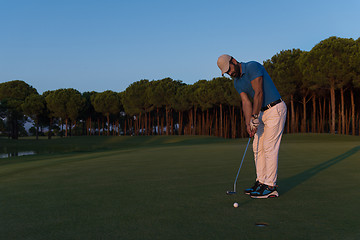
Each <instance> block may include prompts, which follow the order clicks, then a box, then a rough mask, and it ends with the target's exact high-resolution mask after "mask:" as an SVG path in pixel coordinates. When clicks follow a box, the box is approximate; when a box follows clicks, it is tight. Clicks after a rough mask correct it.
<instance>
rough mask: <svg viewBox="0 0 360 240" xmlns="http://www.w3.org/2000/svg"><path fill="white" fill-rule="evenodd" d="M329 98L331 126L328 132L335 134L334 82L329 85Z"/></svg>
mask: <svg viewBox="0 0 360 240" xmlns="http://www.w3.org/2000/svg"><path fill="white" fill-rule="evenodd" d="M330 99H331V128H330V132H331V133H332V134H335V115H336V112H335V84H332V85H331V87H330Z"/></svg>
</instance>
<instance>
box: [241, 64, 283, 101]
mask: <svg viewBox="0 0 360 240" xmlns="http://www.w3.org/2000/svg"><path fill="white" fill-rule="evenodd" d="M241 70H242V73H241V76H240V77H239V78H235V79H234V87H235V89H236V90H237V91H238V92H239V94H240V93H242V92H245V93H247V94H249V95H250V96H251V97H252V98H254V94H255V91H254V89H253V88H252V86H251V81H252V80H254V79H255V78H257V77H263V103H262V106H261V107H265V106H266V105H268V104H269V103H272V102H274V101H276V100H278V99H279V98H281V96H280V93H279V92H278V90H277V89H276V87H275V85H274V83H273V81H272V80H271V78H270V76H269V74H268V73H267V71H266V70H265V68H264V66H263V65H261V64H260V63H258V62H255V61H251V62H247V63H243V62H242V63H241Z"/></svg>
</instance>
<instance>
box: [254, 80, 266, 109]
mask: <svg viewBox="0 0 360 240" xmlns="http://www.w3.org/2000/svg"><path fill="white" fill-rule="evenodd" d="M251 86H252V88H253V89H254V91H255V94H254V104H253V107H252V113H251V115H254V114H255V115H259V113H260V109H261V105H262V102H263V96H264V93H263V77H257V78H255V79H254V80H252V81H251Z"/></svg>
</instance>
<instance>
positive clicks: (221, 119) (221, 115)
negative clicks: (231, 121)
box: [220, 103, 224, 137]
mask: <svg viewBox="0 0 360 240" xmlns="http://www.w3.org/2000/svg"><path fill="white" fill-rule="evenodd" d="M223 132H224V130H223V111H222V104H221V103H220V137H223Z"/></svg>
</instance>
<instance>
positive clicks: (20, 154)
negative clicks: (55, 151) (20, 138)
mask: <svg viewBox="0 0 360 240" xmlns="http://www.w3.org/2000/svg"><path fill="white" fill-rule="evenodd" d="M35 154H37V152H35V151H23V152H17V151H13V152H9V153H0V158H10V157H19V156H27V155H35Z"/></svg>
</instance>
